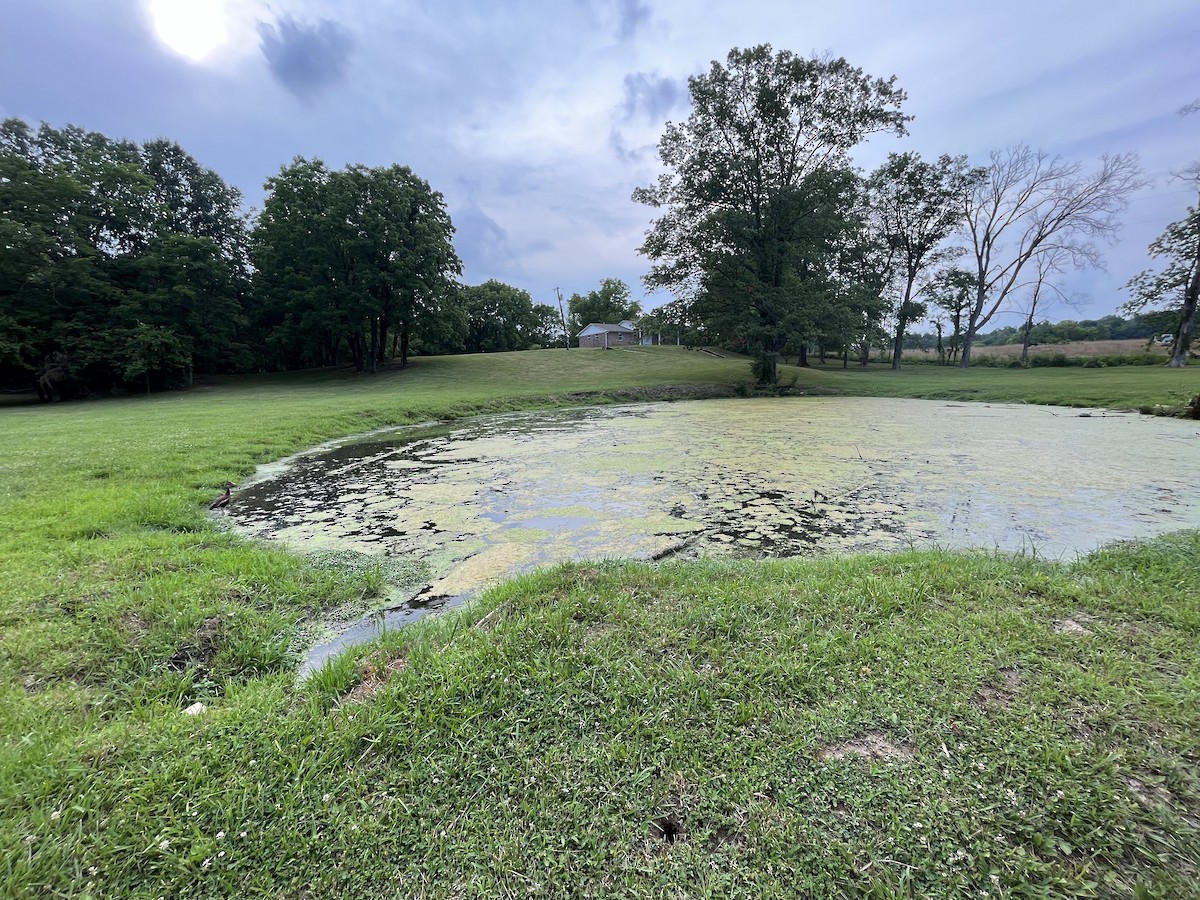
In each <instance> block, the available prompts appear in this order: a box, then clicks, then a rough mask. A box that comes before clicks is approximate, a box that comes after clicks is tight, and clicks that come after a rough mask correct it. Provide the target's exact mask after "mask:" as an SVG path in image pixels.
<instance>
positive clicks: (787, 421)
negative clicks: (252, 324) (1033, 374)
mask: <svg viewBox="0 0 1200 900" xmlns="http://www.w3.org/2000/svg"><path fill="white" fill-rule="evenodd" d="M1197 483H1200V432H1198V431H1197V428H1196V425H1195V423H1189V422H1185V421H1181V420H1170V419H1161V418H1150V417H1144V416H1137V415H1132V414H1130V415H1123V414H1103V413H1100V412H1092V413H1090V414H1088V413H1083V414H1081V413H1080V411H1078V410H1071V409H1062V408H1051V407H1034V406H1011V405H982V404H954V403H945V402H938V401H924V400H897V399H886V398H779V399H742V400H706V401H691V402H682V403H655V404H642V405H636V406H625V407H599V408H587V409H573V410H558V411H548V412H547V411H539V412H529V413H516V414H506V415H501V416H489V417H481V418H478V419H474V420H470V421H466V422H456V423H453V424H450V425H447V424H441V425H427V426H417V427H407V428H399V429H392V430H388V431H383V432H376V433H373V434H371V435H367V436H362V437H360V438H357V439H353V440H348V441H344V442H339V443H337V444H334V445H327V446H324V447H321V448H317V449H316V450H313V451H309V452H307V453H304V454H301V455H299V456H296V457H293V458H291V459H288V460H284V461H283V462H281V463H278V464H275V465H272V466H269V467H264V468H263V470H261V472H260V475H259V477H258V478H257V479H256V480H255V481H254V482H252V483H250V484H249V485H247V486H246V487H244V488H243V489H241V490H239V492H238V493H237V495H236V503H235V511H234V513H233V516H232V519H233V521H234V522H235V523H236V525H237V527H238V528H239V529H240V530H242V531H243V532H245V533H248V534H251V535H255V536H260V537H265V538H269V539H272V540H279V541H283V542H285V543H286V544H287V545H288V546H290V547H292V548H293V549H295V550H297V551H299V552H303V553H309V554H313V553H322V552H324V553H337V554H340V555H341V557H342V558H343V559H357V560H360V561H361V560H367V561H370V562H372V563H375V564H378V566H379V567H380V571H381V572H382V574H383V576H384V578H385V579H386V580H387V581H388V582H389V584H390V588H391V591H390V596H391V599H392V601H394V603H395V608H394V609H393V610H391V611H389V612H388V613H387V615H386V616H385V617H383V618H382V619H380V618H378V617H377V618H372V619H368V620H366V621H364V622H360V623H358V624H357V625H356V626H355V628H352V629H351V630H350V633H349V634H348V635H343V639H342V643H344V642H347V641H350V642H352V641H354V640H361V639H362V638H363V637H364V636H369V635H370V634H372V633H374V632H375V631H376V630H378V628H380V627H382V626H384V625H387V624H391V625H395V624H402V623H403V622H404V621H407V620H411V619H412V618H415V617H419V616H420V615H423V614H425V612H427V611H428V610H429V609H431V608H440V607H442V606H444V605H447V604H449V603H454V602H458V601H459V600H460V599H461V598H463V597H465V596H469V595H470V594H472V593H473V592H475V591H477V590H479V589H480V588H481V587H483V586H486V585H488V584H491V583H494V582H496V581H498V580H500V579H503V578H505V577H507V576H511V575H513V574H515V573H518V572H521V571H526V570H529V569H531V568H532V567H534V566H537V565H540V564H545V563H553V562H557V561H561V560H571V559H587V558H597V557H604V556H632V557H642V558H660V557H663V556H666V555H672V554H681V553H682V554H705V555H718V554H719V555H740V556H752V557H762V556H794V555H802V554H813V553H830V552H851V551H863V550H880V551H888V550H895V549H902V548H907V547H910V546H916V547H922V546H931V545H937V546H942V547H953V548H967V547H986V548H989V549H1000V550H1007V551H1024V552H1037V553H1039V554H1042V555H1046V556H1050V557H1072V556H1074V555H1075V554H1078V553H1081V552H1087V551H1089V550H1092V549H1094V548H1095V547H1097V546H1099V545H1100V544H1103V543H1106V542H1109V541H1113V540H1119V539H1134V538H1141V537H1147V536H1150V535H1153V534H1157V533H1161V532H1164V531H1168V530H1173V529H1176V528H1183V527H1200V498H1198V497H1197V495H1196V492H1195V490H1194V489H1193V487H1192V486H1194V485H1195V484H1197ZM414 560H416V561H419V562H421V563H422V565H421V566H419V567H414V566H413V565H412V562H413V561H414ZM341 645H342V644H341V643H337V642H335V643H333V644H331V645H327V647H326V649H327V650H328V652H333V651H334V650H336V649H338V647H340V646H341ZM319 658H323V656H322V657H319Z"/></svg>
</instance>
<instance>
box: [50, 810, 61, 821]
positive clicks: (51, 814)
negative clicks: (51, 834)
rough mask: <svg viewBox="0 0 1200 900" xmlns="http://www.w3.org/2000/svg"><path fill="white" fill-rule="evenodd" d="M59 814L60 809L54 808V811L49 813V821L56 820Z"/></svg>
mask: <svg viewBox="0 0 1200 900" xmlns="http://www.w3.org/2000/svg"><path fill="white" fill-rule="evenodd" d="M61 816H62V810H61V809H56V810H55V811H54V812H52V813H50V821H51V822H57V821H58V820H59V818H60V817H61Z"/></svg>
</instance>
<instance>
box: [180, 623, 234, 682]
mask: <svg viewBox="0 0 1200 900" xmlns="http://www.w3.org/2000/svg"><path fill="white" fill-rule="evenodd" d="M223 637H224V623H223V622H222V620H221V617H220V616H213V617H212V618H208V619H205V620H204V622H203V623H201V625H200V627H199V628H198V629H197V630H196V633H195V634H194V635H192V637H191V638H190V639H189V640H188V641H186V642H185V643H183V644H182V645H181V646H180V647H179V649H178V650H176V651H175V653H174V654H173V655H172V656H171V658H170V659H168V660H167V668H169V669H172V670H174V671H182V670H183V669H189V668H191V667H193V666H197V667H199V668H201V669H207V668H209V667H210V666H211V665H212V661H213V660H214V659H215V658H216V656H217V653H219V652H220V650H221V643H222V638H223Z"/></svg>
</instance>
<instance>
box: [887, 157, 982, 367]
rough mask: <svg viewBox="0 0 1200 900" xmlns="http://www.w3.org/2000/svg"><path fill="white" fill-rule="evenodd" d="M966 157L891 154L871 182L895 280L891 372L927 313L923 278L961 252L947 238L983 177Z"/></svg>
mask: <svg viewBox="0 0 1200 900" xmlns="http://www.w3.org/2000/svg"><path fill="white" fill-rule="evenodd" d="M981 174H982V173H980V172H973V171H971V170H970V169H969V168H968V166H967V158H966V157H965V156H947V155H945V154H943V155H942V156H940V157H938V160H937V162H933V163H930V162H926V161H925V160H923V159H921V157H920V155H919V154H916V153H890V154H888V158H887V161H886V162H884V163H883V165H881V166H880V167H879V168H878V169H876V170H875V172H874V173H873V174H872V175H871V177H870V179H868V181H867V192H868V197H869V200H870V203H871V207H872V212H873V213H874V220H875V222H876V225H877V227H878V230H879V239H880V241H881V243H882V244H883V246H884V248H885V250H886V253H887V256H888V259H889V262H890V264H891V267H892V269H893V272H894V278H895V293H896V296H895V303H894V306H893V309H892V317H893V319H894V320H895V330H894V332H893V340H892V368H893V369H899V368H900V356H901V353H902V351H903V349H904V333H905V331H906V330H907V328H908V326H909V325H910V324H911V323H913V322H915V321H917V320H918V319H920V318H921V317H922V316H924V315H925V313H926V310H927V308H928V307H927V305H926V304H925V303H924V302H921V301H920V300H918V299H917V298H918V296H919V295H920V294H921V293H922V290H921V288H922V287H923V285H921V284H920V283H919V281H920V279H922V278H923V277H924V276H925V274H926V273H927V272H928V271H930V270H931V269H933V268H935V267H936V266H938V265H939V264H941V263H943V262H945V261H947V260H949V259H952V258H953V257H954V256H955V255H958V254H959V253H961V250H958V249H956V248H953V247H948V246H946V239H947V238H948V237H949V236H950V235H951V233H952V232H953V231H954V229H955V228H956V227H957V226H958V224H959V223H960V222H961V221H962V218H963V204H964V201H965V200H966V196H967V192H968V191H969V190H970V189H971V187H972V183H973V181H974V180H977V179H978V178H980V177H981Z"/></svg>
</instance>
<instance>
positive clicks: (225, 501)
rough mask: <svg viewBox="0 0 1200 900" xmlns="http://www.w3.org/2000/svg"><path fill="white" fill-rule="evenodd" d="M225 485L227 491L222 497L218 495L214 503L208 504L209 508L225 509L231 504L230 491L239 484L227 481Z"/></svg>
mask: <svg viewBox="0 0 1200 900" xmlns="http://www.w3.org/2000/svg"><path fill="white" fill-rule="evenodd" d="M223 487H224V488H225V493H223V494H222V495H221V496H220V497H218V498H217V499H216V500H214V501H213V502H212V503H210V504H208V508H209V509H224V508H225V507H227V506H228V505H229V501H230V499H231V498H230V496H229V492H230V491H231V490H233V489H234V488H235V487H237V485H236V484H234V483H233V482H232V481H227V482H225V484H224V485H223Z"/></svg>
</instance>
